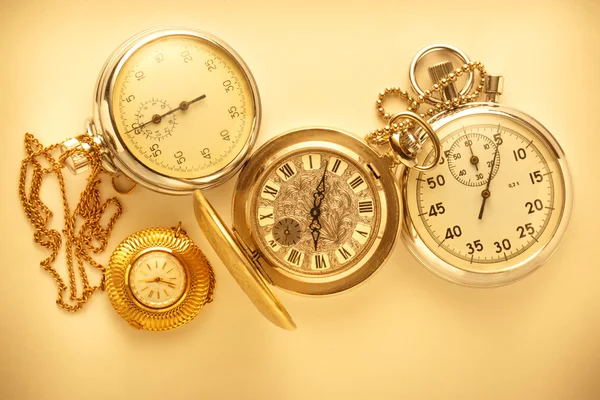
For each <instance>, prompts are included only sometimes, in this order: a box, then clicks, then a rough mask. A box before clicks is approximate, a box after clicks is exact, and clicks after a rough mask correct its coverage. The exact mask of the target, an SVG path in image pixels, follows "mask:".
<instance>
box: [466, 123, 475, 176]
mask: <svg viewBox="0 0 600 400" xmlns="http://www.w3.org/2000/svg"><path fill="white" fill-rule="evenodd" d="M463 132H464V133H465V137H466V138H467V143H469V151H470V152H471V159H470V160H469V161H470V162H471V164H473V165H474V166H475V170H477V171H479V165H478V164H479V157H477V156H476V155H475V154H473V142H471V140H469V136H468V133H467V130H466V129H465V127H464V126H463Z"/></svg>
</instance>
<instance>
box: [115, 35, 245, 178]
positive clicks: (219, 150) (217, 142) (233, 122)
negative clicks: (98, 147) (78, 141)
mask: <svg viewBox="0 0 600 400" xmlns="http://www.w3.org/2000/svg"><path fill="white" fill-rule="evenodd" d="M253 99H254V98H253V92H252V90H251V86H250V84H249V80H248V77H247V76H246V75H245V73H244V71H243V70H242V68H241V67H240V65H239V64H238V63H237V61H236V60H235V59H234V58H233V57H232V56H231V54H229V53H228V52H226V51H225V50H224V49H222V48H221V47H219V46H218V45H216V44H214V43H212V42H211V41H209V40H204V39H201V38H198V37H195V36H190V35H170V36H165V37H161V38H158V39H156V40H154V41H151V42H149V43H147V44H145V45H143V46H142V47H140V48H139V49H136V51H135V52H133V53H132V54H131V55H130V56H129V58H126V59H125V61H124V63H123V64H122V65H120V67H119V69H118V75H117V78H116V81H115V84H114V89H113V95H112V118H113V119H114V122H115V124H116V127H117V131H118V134H119V137H120V140H121V141H122V142H123V145H124V146H125V147H126V148H127V149H128V150H129V151H130V152H131V153H132V154H133V155H134V157H135V158H137V159H138V160H139V161H140V162H141V163H142V164H144V165H145V166H146V167H147V168H149V169H151V170H153V171H155V172H158V173H160V174H162V175H166V176H169V177H175V178H199V177H204V176H207V175H210V174H212V173H214V172H217V171H219V170H220V169H222V168H223V167H225V166H226V165H228V164H229V163H230V162H232V160H234V159H235V157H236V156H237V155H238V154H239V153H240V152H241V151H242V149H243V148H244V145H245V144H246V142H247V140H248V138H249V137H250V135H251V133H252V129H253V123H254V117H255V104H254V100H253Z"/></svg>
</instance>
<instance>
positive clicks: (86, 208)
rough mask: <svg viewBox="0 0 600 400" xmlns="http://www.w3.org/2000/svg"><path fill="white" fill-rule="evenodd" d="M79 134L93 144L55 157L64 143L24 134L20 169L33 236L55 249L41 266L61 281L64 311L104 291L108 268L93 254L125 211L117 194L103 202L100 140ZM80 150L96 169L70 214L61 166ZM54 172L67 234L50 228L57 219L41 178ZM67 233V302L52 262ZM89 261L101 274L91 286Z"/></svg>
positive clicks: (101, 248) (77, 307) (21, 193)
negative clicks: (44, 198) (108, 213)
mask: <svg viewBox="0 0 600 400" xmlns="http://www.w3.org/2000/svg"><path fill="white" fill-rule="evenodd" d="M77 139H78V140H79V141H80V142H81V143H85V144H87V145H89V147H90V149H89V150H83V149H82V148H81V147H79V148H74V149H70V150H68V151H66V152H64V153H63V154H61V155H60V156H59V157H58V159H56V158H55V157H54V156H53V154H52V153H53V152H54V151H56V149H57V148H58V147H59V146H60V145H59V144H54V145H51V146H48V147H45V148H44V147H43V146H42V144H41V143H40V142H39V141H38V140H37V139H36V138H35V137H34V136H33V135H32V134H30V133H27V134H25V151H26V153H27V156H26V157H25V159H23V161H22V163H21V173H20V176H19V196H20V198H21V204H22V205H23V210H24V211H25V215H26V216H27V219H29V222H30V223H31V225H32V226H33V228H34V229H35V231H34V234H33V239H34V241H35V242H36V243H38V244H39V245H40V246H42V247H45V248H47V249H49V250H50V251H51V254H50V255H49V256H48V257H47V258H45V259H43V260H42V261H41V262H40V266H41V267H42V268H43V269H44V270H46V271H47V272H48V273H49V274H50V275H51V276H52V277H53V278H54V280H55V281H56V284H57V286H58V295H57V299H56V303H57V304H58V305H59V306H60V307H61V308H63V309H64V310H66V311H70V312H76V311H79V310H80V309H81V308H82V307H83V305H84V304H85V303H87V301H88V300H89V299H90V298H91V297H92V295H93V294H94V292H95V291H96V290H98V289H100V290H104V282H105V270H106V269H105V267H104V266H102V265H101V264H98V263H97V262H96V261H94V259H93V258H92V257H91V255H90V253H94V254H98V253H101V252H102V251H104V249H105V248H106V245H107V244H108V238H109V236H110V234H111V232H112V230H113V227H114V225H115V223H116V221H117V219H118V218H119V217H120V216H121V213H122V212H123V207H122V205H121V202H120V201H119V200H118V199H117V198H116V197H113V198H109V199H108V200H107V201H105V202H104V203H101V199H100V189H99V185H100V183H101V179H100V177H99V176H100V174H101V173H103V172H105V171H104V169H103V168H102V161H101V156H100V149H99V147H98V145H97V144H96V143H94V141H93V140H92V138H91V137H90V136H89V135H81V136H80V137H78V138H77ZM75 154H78V155H82V156H84V157H86V158H87V159H88V161H89V165H90V169H91V173H90V175H89V177H88V180H87V185H86V187H85V189H84V190H83V192H82V193H81V195H80V198H79V203H78V204H77V206H76V207H75V210H74V211H73V213H71V209H70V207H69V203H68V201H67V196H66V188H65V180H64V176H63V174H62V170H63V168H64V167H65V160H66V159H67V158H68V157H71V156H73V155H75ZM40 159H42V160H45V161H46V162H47V163H48V164H49V167H46V168H44V167H43V166H42V163H41V162H40ZM30 168H31V169H32V174H31V180H30V182H29V187H27V176H28V171H29V169H30ZM51 174H54V175H56V178H57V180H58V184H59V186H60V193H61V197H62V207H63V213H64V221H65V222H64V228H63V229H62V236H61V232H58V231H57V230H55V229H50V228H48V223H49V222H50V220H51V219H52V216H53V213H52V211H51V210H50V208H49V207H48V206H46V205H45V204H44V203H43V202H42V200H41V199H40V191H41V187H42V182H43V180H44V178H45V176H46V175H51ZM28 189H29V190H28ZM110 205H112V206H114V208H115V209H116V210H115V212H114V214H113V215H112V216H111V217H110V219H109V220H108V222H107V224H106V226H102V224H101V222H100V220H101V219H102V217H103V216H104V213H105V212H106V210H107V208H108V207H109V206H110ZM80 221H81V227H80V228H79V230H77V223H78V222H80ZM63 237H64V241H65V252H66V261H67V270H68V275H69V287H68V289H69V300H70V301H69V302H67V301H65V291H66V290H67V286H66V285H65V283H64V281H63V279H62V278H61V276H60V275H59V273H58V272H57V271H56V269H54V267H53V266H52V263H53V262H54V261H55V260H56V257H57V256H58V253H59V251H60V247H61V244H62V238H63ZM73 256H74V258H75V260H76V261H77V270H78V272H79V274H78V275H79V278H80V280H81V286H82V288H81V293H80V294H78V293H77V284H76V274H75V266H74V259H73ZM86 264H87V265H90V266H92V267H94V268H95V269H97V270H99V271H101V273H102V277H101V279H100V283H99V284H98V285H96V286H92V285H90V283H89V280H88V277H87V272H86Z"/></svg>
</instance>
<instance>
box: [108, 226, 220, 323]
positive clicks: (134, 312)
mask: <svg viewBox="0 0 600 400" xmlns="http://www.w3.org/2000/svg"><path fill="white" fill-rule="evenodd" d="M214 286H215V276H214V273H213V270H212V268H211V266H210V264H209V262H208V260H207V259H206V257H204V254H203V253H202V252H201V251H200V249H199V248H198V246H196V244H195V243H194V242H193V241H192V240H191V239H190V238H188V237H187V236H186V235H185V232H183V231H182V230H181V227H178V228H176V229H162V228H152V229H144V230H142V231H139V232H136V233H134V234H133V235H130V236H129V237H127V238H126V239H125V240H123V242H121V244H120V245H119V246H117V248H116V249H115V251H114V252H113V254H112V256H111V257H110V261H109V264H108V268H107V269H106V291H107V293H108V297H109V299H110V302H111V303H112V305H113V307H114V308H115V310H117V312H118V313H119V315H121V317H123V319H125V320H126V321H127V322H128V323H129V324H130V325H131V326H133V327H135V328H137V329H145V330H149V331H166V330H169V329H173V328H176V327H178V326H181V325H183V324H185V323H187V322H189V321H190V320H191V319H193V318H194V317H195V316H196V315H197V314H198V312H199V311H200V309H201V308H202V307H203V306H204V305H205V304H206V303H209V302H211V301H212V296H213V291H214Z"/></svg>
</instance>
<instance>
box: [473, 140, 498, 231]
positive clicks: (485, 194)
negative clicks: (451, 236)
mask: <svg viewBox="0 0 600 400" xmlns="http://www.w3.org/2000/svg"><path fill="white" fill-rule="evenodd" d="M497 156H498V146H497V145H496V151H495V152H494V159H493V160H492V166H491V167H490V176H489V177H488V181H487V185H485V189H484V190H483V191H482V192H481V197H483V201H482V202H481V208H480V209H479V217H478V218H479V219H482V218H483V209H484V208H485V202H486V200H487V199H488V198H489V197H490V196H491V193H490V182H491V181H492V174H493V173H494V167H495V166H496V157H497Z"/></svg>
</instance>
